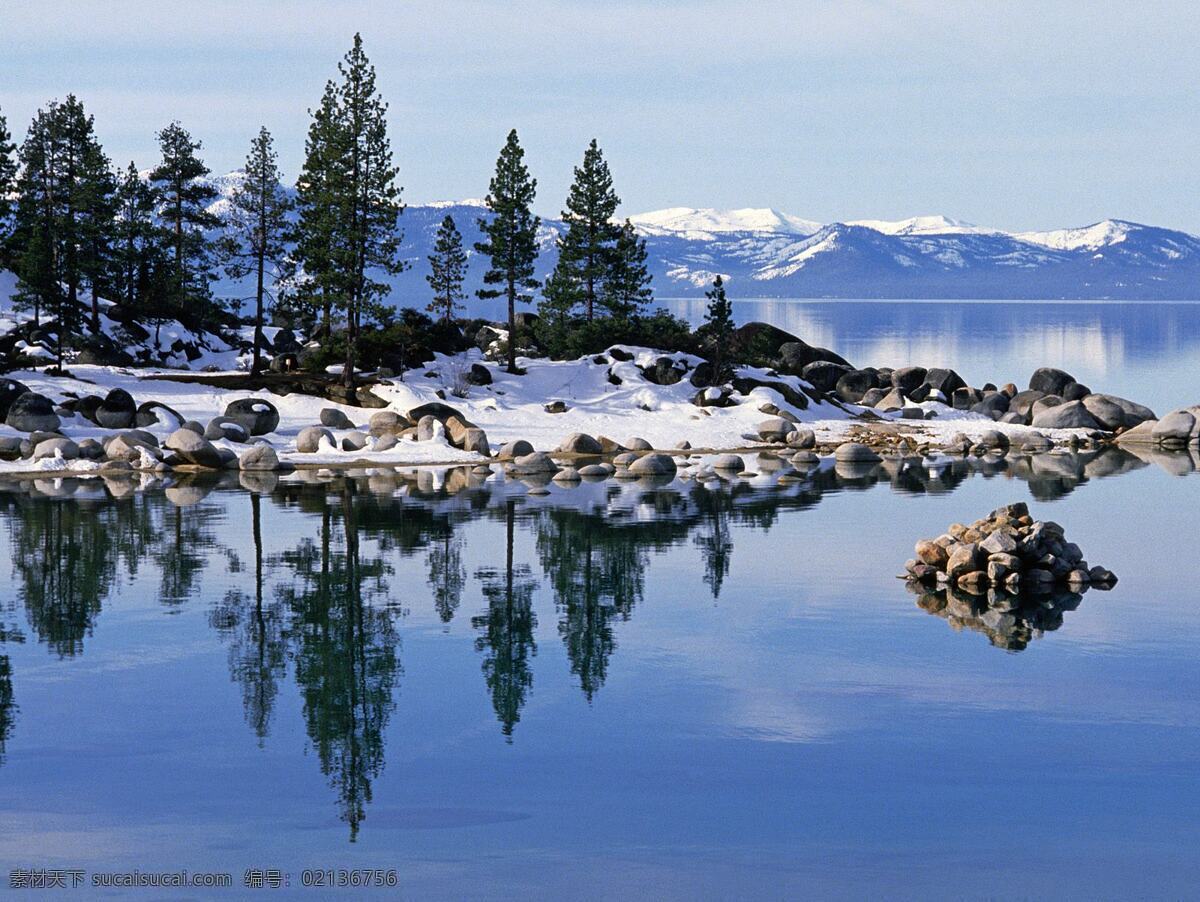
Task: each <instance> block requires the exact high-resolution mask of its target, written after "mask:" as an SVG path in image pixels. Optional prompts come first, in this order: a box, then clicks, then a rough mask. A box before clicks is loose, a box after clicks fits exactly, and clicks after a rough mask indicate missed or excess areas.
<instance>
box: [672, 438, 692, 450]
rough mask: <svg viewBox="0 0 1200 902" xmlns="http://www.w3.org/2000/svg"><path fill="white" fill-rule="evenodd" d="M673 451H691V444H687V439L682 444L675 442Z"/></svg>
mask: <svg viewBox="0 0 1200 902" xmlns="http://www.w3.org/2000/svg"><path fill="white" fill-rule="evenodd" d="M675 450H676V451H691V450H692V443H691V442H689V441H688V440H687V439H684V440H683V441H682V442H676V443H675Z"/></svg>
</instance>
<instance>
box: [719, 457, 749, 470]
mask: <svg viewBox="0 0 1200 902" xmlns="http://www.w3.org/2000/svg"><path fill="white" fill-rule="evenodd" d="M712 468H713V469H714V470H722V471H724V472H726V473H740V472H742V470H744V469H746V462H745V461H744V460H742V457H741V455H740V454H718V455H717V456H716V457H714V458H713V459H712Z"/></svg>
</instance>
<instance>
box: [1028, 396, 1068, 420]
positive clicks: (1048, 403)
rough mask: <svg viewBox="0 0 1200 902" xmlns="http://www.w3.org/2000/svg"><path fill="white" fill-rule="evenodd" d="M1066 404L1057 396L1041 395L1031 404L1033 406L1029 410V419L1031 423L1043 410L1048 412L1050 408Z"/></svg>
mask: <svg viewBox="0 0 1200 902" xmlns="http://www.w3.org/2000/svg"><path fill="white" fill-rule="evenodd" d="M1064 403H1066V402H1065V401H1063V399H1062V398H1061V397H1059V396H1058V395H1043V396H1042V397H1040V398H1038V399H1037V400H1036V401H1034V402H1033V406H1032V407H1030V408H1029V419H1030V421H1031V422H1032V420H1033V418H1034V417H1036V416H1037V415H1038V414H1039V413H1041V412H1042V411H1043V410H1050V409H1051V408H1052V407H1059V406H1061V405H1062V404H1064Z"/></svg>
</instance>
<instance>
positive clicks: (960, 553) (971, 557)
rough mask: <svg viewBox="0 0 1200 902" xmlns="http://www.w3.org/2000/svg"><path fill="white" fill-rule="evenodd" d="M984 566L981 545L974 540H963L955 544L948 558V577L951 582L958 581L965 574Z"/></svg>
mask: <svg viewBox="0 0 1200 902" xmlns="http://www.w3.org/2000/svg"><path fill="white" fill-rule="evenodd" d="M983 567H984V562H983V558H982V555H981V554H980V552H979V546H978V545H976V544H975V543H974V542H961V543H959V544H958V545H955V546H954V548H953V550H951V551H950V554H949V557H948V558H947V561H946V578H947V579H949V581H950V582H951V583H957V582H958V580H959V578H960V577H961V576H963V575H964V574H966V573H973V572H975V571H977V570H982V569H983Z"/></svg>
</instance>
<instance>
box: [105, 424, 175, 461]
mask: <svg viewBox="0 0 1200 902" xmlns="http://www.w3.org/2000/svg"><path fill="white" fill-rule="evenodd" d="M103 450H104V454H105V456H106V457H108V459H109V460H123V461H126V462H127V463H131V464H133V463H137V462H138V461H140V460H141V459H142V456H143V455H142V451H145V452H146V454H149V455H150V456H151V457H154V458H155V459H160V458H161V457H162V454H161V452H160V451H159V450H158V448H157V447H155V446H154V445H153V444H151V443H150V442H147V441H145V440H144V439H142V438H140V437H139V436H138V435H137V434H136V433H134V432H122V433H121V434H120V435H115V436H113V437H112V438H109V439H107V440H105V442H104V445H103Z"/></svg>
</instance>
